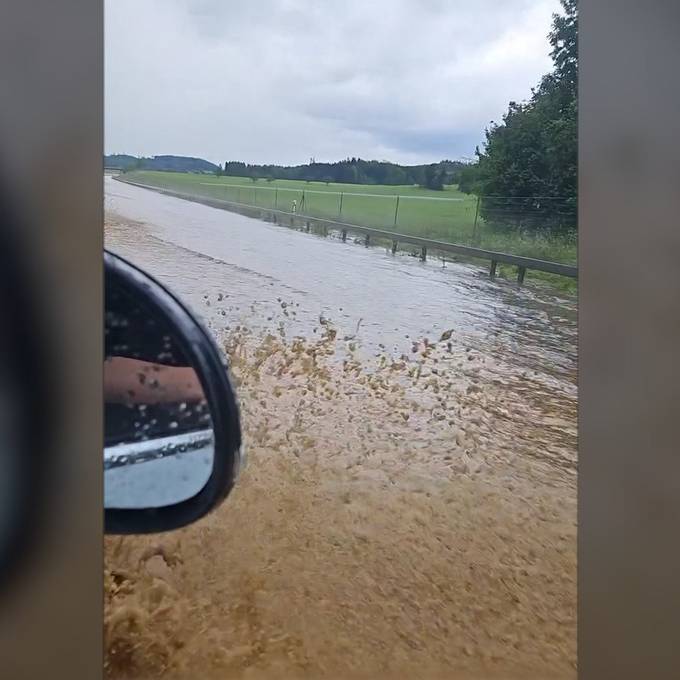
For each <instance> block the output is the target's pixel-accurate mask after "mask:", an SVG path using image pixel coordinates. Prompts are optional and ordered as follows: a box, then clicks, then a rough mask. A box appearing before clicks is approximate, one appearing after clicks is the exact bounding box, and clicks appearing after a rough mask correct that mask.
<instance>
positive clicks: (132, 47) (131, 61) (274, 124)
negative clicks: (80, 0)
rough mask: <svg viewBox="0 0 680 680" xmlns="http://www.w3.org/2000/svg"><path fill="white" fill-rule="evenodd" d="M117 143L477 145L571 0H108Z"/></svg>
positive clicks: (113, 145) (223, 156)
mask: <svg viewBox="0 0 680 680" xmlns="http://www.w3.org/2000/svg"><path fill="white" fill-rule="evenodd" d="M105 10H106V24H105V25H106V66H105V94H106V106H105V109H106V141H105V146H106V150H107V152H128V153H136V154H144V155H154V154H158V153H177V154H186V155H195V156H201V157H204V158H207V159H209V160H212V161H216V162H223V161H224V160H231V159H239V160H245V161H249V162H277V163H298V162H305V161H306V160H308V159H309V157H310V156H314V157H315V158H316V159H317V160H338V159H340V158H344V157H346V156H361V157H362V158H378V159H389V160H394V161H398V162H414V163H415V162H423V161H435V160H440V159H441V158H445V157H446V158H459V157H462V156H472V154H473V152H474V147H475V145H476V144H478V143H480V142H481V140H482V139H483V132H484V127H485V126H486V125H488V123H489V121H490V120H499V119H500V117H501V115H502V114H503V112H504V110H505V109H506V107H507V103H508V101H510V100H521V99H524V98H526V97H528V96H529V94H530V88H531V87H532V86H533V85H535V84H536V82H537V81H538V79H539V77H540V76H541V75H542V74H543V73H545V72H546V71H547V70H549V68H550V59H549V57H548V43H547V39H546V35H547V32H548V30H549V28H550V21H551V14H552V12H554V11H558V10H559V3H558V0H507V1H506V2H498V1H497V0H478V1H477V2H475V3H471V2H465V3H464V2H453V1H446V0H373V1H372V2H369V1H367V0H346V1H345V2H342V3H338V2H331V1H330V0H329V1H327V2H323V1H318V2H315V3H311V2H308V1H306V0H305V1H303V0H259V1H258V2H257V3H254V2H224V1H223V0H106V4H105Z"/></svg>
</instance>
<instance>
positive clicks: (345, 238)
mask: <svg viewBox="0 0 680 680" xmlns="http://www.w3.org/2000/svg"><path fill="white" fill-rule="evenodd" d="M346 240H347V229H343V230H342V242H343V243H344V242H345V241H346Z"/></svg>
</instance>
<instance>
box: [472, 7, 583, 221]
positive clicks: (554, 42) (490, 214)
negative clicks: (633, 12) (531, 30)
mask: <svg viewBox="0 0 680 680" xmlns="http://www.w3.org/2000/svg"><path fill="white" fill-rule="evenodd" d="M561 3H562V7H563V9H564V14H562V15H557V14H556V15H553V25H552V30H551V32H550V34H549V36H548V40H549V41H550V46H551V48H552V49H551V52H550V55H551V57H552V59H553V64H554V66H553V70H552V71H551V72H550V73H548V74H547V75H545V76H543V78H542V79H541V82H540V83H539V84H538V86H537V87H536V88H534V89H532V96H531V98H530V99H529V100H528V101H527V102H522V103H516V102H510V104H509V106H508V111H507V113H506V114H505V115H504V116H503V122H502V123H499V124H494V125H492V126H491V127H490V128H488V129H487V130H486V133H485V136H486V139H485V142H484V145H483V146H484V148H483V149H482V150H480V149H477V150H476V155H477V162H476V163H474V164H471V165H469V166H467V167H466V168H464V169H463V170H462V171H461V173H460V178H459V187H460V189H461V190H462V191H465V192H468V193H475V194H478V195H480V196H481V197H482V198H481V203H480V214H481V216H482V217H483V218H484V219H486V220H487V221H488V222H491V223H495V224H497V225H499V226H503V227H505V228H508V227H510V228H520V229H522V230H529V231H541V232H553V233H559V232H565V231H570V230H573V229H575V228H576V225H577V192H578V181H577V179H578V169H577V168H578V158H577V126H578V116H577V110H578V104H577V102H578V100H577V95H578V8H577V2H576V0H561Z"/></svg>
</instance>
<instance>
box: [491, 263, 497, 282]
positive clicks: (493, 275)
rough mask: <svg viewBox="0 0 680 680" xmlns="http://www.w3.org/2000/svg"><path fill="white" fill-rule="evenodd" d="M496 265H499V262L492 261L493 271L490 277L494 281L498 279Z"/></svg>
mask: <svg viewBox="0 0 680 680" xmlns="http://www.w3.org/2000/svg"><path fill="white" fill-rule="evenodd" d="M496 265H498V262H496V260H491V271H490V272H489V276H490V277H491V278H492V279H495V278H496Z"/></svg>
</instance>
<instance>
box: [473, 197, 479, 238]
mask: <svg viewBox="0 0 680 680" xmlns="http://www.w3.org/2000/svg"><path fill="white" fill-rule="evenodd" d="M479 199H480V197H479V195H477V206H476V207H475V223H474V225H473V227H472V242H473V243H477V218H478V217H479Z"/></svg>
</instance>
